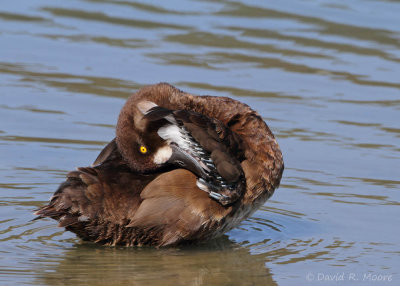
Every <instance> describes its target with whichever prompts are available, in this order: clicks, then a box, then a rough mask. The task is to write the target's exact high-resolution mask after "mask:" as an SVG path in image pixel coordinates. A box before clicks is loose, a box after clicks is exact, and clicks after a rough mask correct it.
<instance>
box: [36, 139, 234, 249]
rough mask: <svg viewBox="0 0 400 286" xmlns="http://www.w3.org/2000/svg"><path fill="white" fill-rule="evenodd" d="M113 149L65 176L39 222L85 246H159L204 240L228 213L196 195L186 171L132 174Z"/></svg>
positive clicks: (202, 194) (111, 146)
mask: <svg viewBox="0 0 400 286" xmlns="http://www.w3.org/2000/svg"><path fill="white" fill-rule="evenodd" d="M114 144H115V143H114V142H113V141H111V142H110V143H109V144H108V145H107V146H106V147H105V148H104V149H103V151H102V152H101V153H100V155H99V157H98V158H97V159H96V161H95V163H96V162H97V163H98V164H96V166H95V167H85V168H78V169H77V170H76V171H72V172H69V173H68V175H67V180H66V181H65V182H64V183H62V184H61V185H60V187H59V188H58V190H57V191H56V192H55V194H54V195H53V197H52V198H51V200H50V202H49V204H48V205H46V206H44V207H42V208H40V209H39V210H37V211H36V213H35V214H36V215H38V216H39V217H38V218H43V217H51V218H53V219H55V220H57V221H59V226H60V227H65V228H66V229H67V230H69V231H72V232H74V233H76V234H77V235H78V236H79V237H80V238H82V239H83V240H87V241H94V242H99V243H103V244H108V245H127V246H130V245H155V246H164V245H172V244H177V243H179V242H182V241H186V240H187V241H194V240H199V239H204V238H208V237H209V236H210V235H211V233H214V232H212V231H210V230H213V229H217V228H218V227H220V225H221V224H222V217H223V215H224V214H225V213H228V212H230V211H231V208H224V207H222V206H221V205H220V204H219V203H217V202H215V201H213V200H210V199H209V198H208V196H207V194H206V193H205V192H201V191H199V189H198V187H197V186H196V177H195V176H194V175H193V174H192V173H191V172H189V171H187V170H184V169H177V170H173V171H170V172H163V173H153V174H146V175H145V174H138V173H136V172H133V171H132V170H131V169H130V168H129V166H128V165H127V163H126V162H125V161H124V160H123V159H122V157H121V154H120V153H119V151H118V149H117V148H115V145H114Z"/></svg>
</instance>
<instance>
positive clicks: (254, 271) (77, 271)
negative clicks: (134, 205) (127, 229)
mask: <svg viewBox="0 0 400 286" xmlns="http://www.w3.org/2000/svg"><path fill="white" fill-rule="evenodd" d="M225 240H226V241H223V242H222V241H217V242H213V243H210V244H208V245H207V246H203V247H197V248H194V249H193V248H187V249H162V250H155V249H149V248H142V249H125V248H122V249H121V248H102V247H99V246H95V245H93V244H89V245H88V244H79V245H76V246H74V247H73V248H71V249H70V250H67V251H66V252H65V253H64V254H63V258H62V261H60V262H59V263H56V264H54V263H52V262H51V259H49V260H50V261H44V262H42V263H41V264H40V265H38V267H39V269H36V271H37V273H38V275H37V279H38V282H39V283H38V284H46V285H64V284H65V283H68V284H73V283H74V284H77V285H110V284H113V285H276V283H275V282H274V280H273V279H272V276H271V274H270V273H269V270H268V269H267V268H266V267H265V261H264V259H263V257H260V256H258V255H251V254H250V253H249V251H248V250H247V249H245V248H241V247H238V246H235V245H234V244H232V243H230V242H229V240H227V239H226V238H225ZM243 276H246V277H247V278H246V280H245V281H244V280H243V279H242V277H243Z"/></svg>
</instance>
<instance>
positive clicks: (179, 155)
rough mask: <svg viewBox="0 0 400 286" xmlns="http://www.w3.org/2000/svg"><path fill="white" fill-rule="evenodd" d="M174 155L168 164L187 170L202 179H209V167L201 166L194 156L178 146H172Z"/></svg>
mask: <svg viewBox="0 0 400 286" xmlns="http://www.w3.org/2000/svg"><path fill="white" fill-rule="evenodd" d="M171 148H172V155H171V157H170V158H169V159H168V161H167V163H170V164H173V165H175V166H177V167H180V168H184V169H187V170H189V171H191V172H192V173H193V174H195V175H196V176H198V177H200V178H204V179H207V178H208V177H209V176H208V175H207V169H208V168H207V167H206V166H205V165H204V164H201V162H200V161H199V160H197V159H196V157H194V156H193V155H192V154H190V153H189V152H186V151H185V150H183V149H182V148H180V147H179V146H177V145H171Z"/></svg>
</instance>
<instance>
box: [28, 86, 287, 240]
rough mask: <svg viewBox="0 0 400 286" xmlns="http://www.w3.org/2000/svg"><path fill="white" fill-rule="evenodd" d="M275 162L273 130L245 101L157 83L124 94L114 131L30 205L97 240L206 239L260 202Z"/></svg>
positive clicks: (278, 169) (276, 176)
mask: <svg viewBox="0 0 400 286" xmlns="http://www.w3.org/2000/svg"><path fill="white" fill-rule="evenodd" d="M283 170H284V162H283V156H282V152H281V149H280V147H279V145H278V143H277V141H276V139H275V137H274V135H273V134H272V132H271V130H270V129H269V127H268V125H267V124H266V123H265V122H264V120H263V119H262V117H261V116H260V115H259V114H258V113H257V112H256V111H254V110H253V109H251V108H250V107H249V106H248V105H246V104H244V103H242V102H240V101H237V100H234V99H231V98H229V97H216V96H209V95H203V96H199V95H193V94H190V93H186V92H184V91H181V90H179V89H178V88H176V87H174V86H172V85H170V84H168V83H159V84H154V85H149V86H145V87H143V88H141V89H140V90H139V91H137V92H136V93H135V94H133V95H132V96H131V97H130V98H128V100H127V101H126V103H125V105H124V106H123V107H122V110H121V112H120V115H119V117H118V121H117V125H116V136H115V138H114V139H112V140H111V141H110V142H109V143H108V144H107V145H106V146H105V147H104V149H103V150H102V151H101V152H100V153H99V155H98V157H97V158H96V160H95V161H94V162H93V164H91V166H88V167H79V168H77V169H76V170H74V171H71V172H69V173H68V174H67V175H66V180H65V181H64V182H63V183H62V184H61V185H60V186H59V188H58V189H57V190H56V192H55V193H54V195H53V196H52V197H51V198H50V201H49V203H48V204H47V205H45V206H42V207H41V208H39V209H37V210H36V211H35V214H36V216H37V217H36V219H41V218H46V217H48V218H52V219H55V220H56V221H58V225H59V226H60V227H63V228H65V229H66V230H68V231H71V232H73V233H75V234H76V235H77V236H78V237H79V238H81V239H82V240H84V241H92V242H95V243H100V244H104V245H112V246H116V245H122V246H154V247H164V246H176V245H182V244H191V243H200V242H206V241H209V240H211V239H215V238H218V237H220V236H222V235H223V234H224V233H226V232H227V231H229V230H231V229H233V228H234V227H236V226H238V225H239V224H240V222H241V221H243V220H244V219H246V218H248V217H249V216H250V215H252V214H253V213H254V212H255V211H256V210H257V209H258V208H259V207H260V206H262V205H263V204H264V203H265V202H266V201H267V200H268V199H269V198H270V197H271V196H272V194H273V193H274V191H275V189H276V188H278V187H279V184H280V181H281V177H282V173H283Z"/></svg>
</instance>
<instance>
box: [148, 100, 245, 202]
mask: <svg viewBox="0 0 400 286" xmlns="http://www.w3.org/2000/svg"><path fill="white" fill-rule="evenodd" d="M145 118H146V119H148V120H149V121H159V120H166V121H167V122H168V123H167V124H165V125H164V126H163V127H161V128H160V129H159V130H158V134H159V135H160V137H162V138H163V139H165V140H170V141H172V142H174V143H175V144H177V145H178V146H179V147H180V148H182V149H184V150H185V151H186V152H190V153H192V154H194V156H195V157H197V158H198V159H199V160H200V161H201V163H202V164H203V165H204V166H205V169H206V170H207V171H208V172H207V176H202V177H201V180H199V183H200V184H201V185H202V189H203V190H205V191H207V192H209V193H210V196H211V197H213V198H215V199H217V200H218V201H220V203H222V204H223V205H228V204H231V203H233V202H234V201H236V200H237V199H238V198H239V197H240V195H241V193H242V192H243V191H244V186H245V184H244V173H243V170H242V167H241V164H240V162H241V161H243V160H244V146H243V142H242V140H241V139H240V137H239V136H238V135H237V134H236V133H235V132H233V131H232V130H230V128H229V127H228V126H225V125H224V124H223V123H222V122H221V121H219V120H217V119H214V118H210V117H208V116H205V115H202V114H200V113H197V112H193V111H188V110H169V109H166V108H163V107H160V106H155V107H153V108H151V109H150V110H148V111H147V113H146V114H145Z"/></svg>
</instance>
